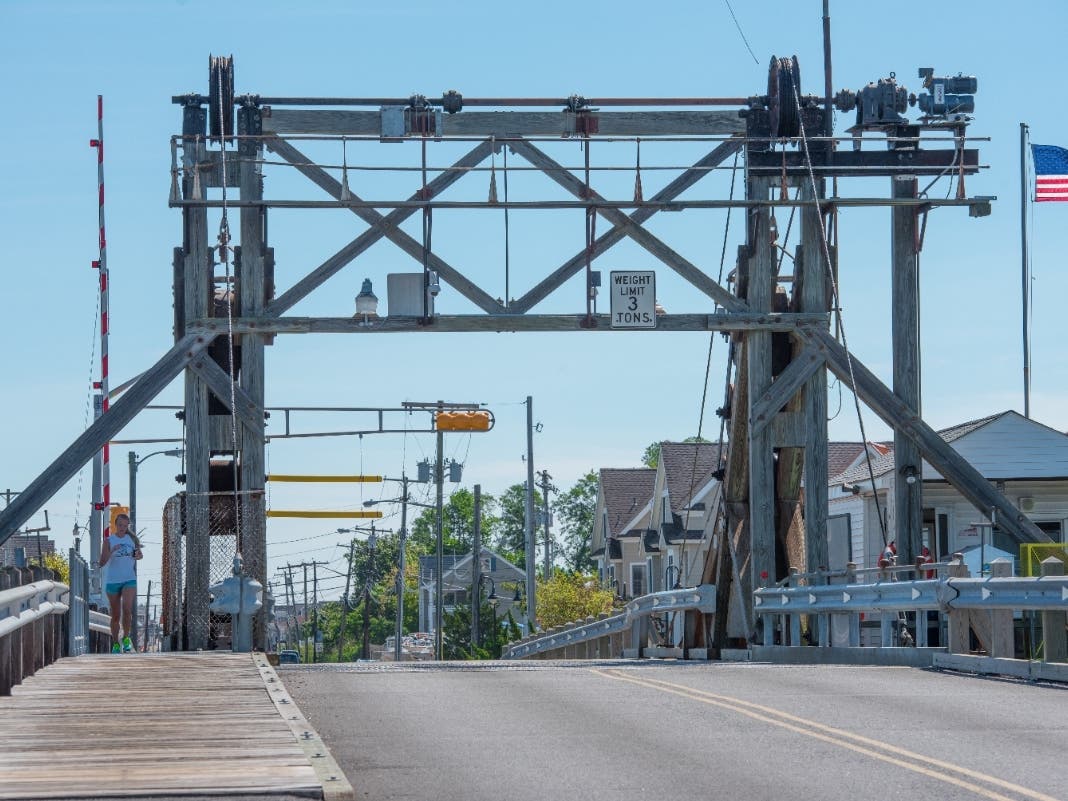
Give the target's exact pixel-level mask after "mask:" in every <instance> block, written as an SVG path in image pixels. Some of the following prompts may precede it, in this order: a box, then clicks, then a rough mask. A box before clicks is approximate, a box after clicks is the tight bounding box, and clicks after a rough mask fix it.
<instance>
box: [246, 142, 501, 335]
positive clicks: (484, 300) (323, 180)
mask: <svg viewBox="0 0 1068 801" xmlns="http://www.w3.org/2000/svg"><path fill="white" fill-rule="evenodd" d="M267 147H268V148H270V149H271V150H272V151H273V152H274V153H277V154H278V155H279V156H281V157H282V158H284V159H285V160H286V161H288V162H289V163H290V164H292V165H293V166H294V167H296V168H297V170H299V171H300V172H301V173H303V174H304V176H305V177H307V178H308V179H309V180H311V181H312V183H314V184H316V185H317V186H319V187H320V188H321V189H323V190H324V191H325V192H326V193H327V194H329V195H330V196H331V197H333V198H334V199H335V200H340V199H341V184H340V183H338V181H336V180H335V179H334V177H333V176H332V175H330V174H329V173H327V172H326V171H325V170H323V169H322V168H321V167H319V166H318V165H316V164H314V163H313V161H312V160H311V159H310V158H308V157H307V156H305V155H304V154H303V153H301V152H300V151H299V150H297V149H296V148H295V147H293V145H291V144H289V142H286V141H284V140H282V139H269V140H268V141H267ZM487 147H488V146H487ZM353 199H354V200H358V198H356V196H355V195H353ZM351 210H352V213H353V214H355V215H356V216H357V217H359V218H360V219H362V220H363V221H364V222H366V223H367V224H368V225H371V226H373V227H375V228H376V229H378V230H381V231H382V234H383V235H384V236H385V237H386V238H387V239H389V240H390V241H391V242H393V244H395V245H397V247H399V248H400V249H401V250H403V251H404V252H405V253H407V254H408V255H409V256H411V257H412V258H413V259H415V260H416V261H418V262H419V263H420V264H422V263H423V246H422V244H421V243H419V242H417V241H415V239H413V238H412V237H411V236H409V235H408V234H407V233H405V232H404V231H402V230H401V229H400V228H399V227H398V226H397V225H396V224H395V223H393V222H392V221H391V220H390V219H389V217H387V216H385V215H383V214H380V213H379V212H377V211H375V210H374V209H371V208H365V207H360V206H353V207H351ZM427 262H428V263H429V266H430V269H432V270H437V272H438V276H439V278H441V279H442V280H443V281H445V282H446V283H448V284H449V286H451V287H453V288H455V289H456V290H457V291H458V292H459V293H460V294H462V295H463V296H464V297H465V298H467V299H468V300H470V301H471V302H472V303H474V304H475V305H476V306H478V307H479V308H480V309H482V310H483V311H485V312H489V313H491V314H492V313H496V312H502V311H504V307H503V306H502V305H501V304H500V303H498V302H497V301H496V300H494V299H493V298H492V297H490V295H489V294H488V293H487V292H485V291H484V290H483V289H482V288H481V287H479V286H478V285H476V284H475V283H474V282H472V281H470V280H468V279H467V278H466V277H465V276H463V275H462V274H461V273H459V272H458V271H457V270H455V269H453V268H452V267H451V266H450V265H448V264H447V263H446V262H445V261H444V260H443V259H442V258H441V257H439V256H436V255H434V254H433V253H429V254H427Z"/></svg>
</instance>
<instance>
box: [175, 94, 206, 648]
mask: <svg viewBox="0 0 1068 801" xmlns="http://www.w3.org/2000/svg"><path fill="white" fill-rule="evenodd" d="M184 115H185V119H184V122H183V126H182V133H183V135H184V136H185V139H184V140H183V145H182V166H183V168H184V171H183V175H185V176H190V175H191V174H192V170H195V169H197V167H198V165H199V164H202V163H203V162H204V161H205V157H206V148H205V145H204V141H205V140H204V135H205V133H206V123H207V118H206V116H205V111H204V109H203V108H199V107H190V106H187V107H186V108H185V109H184ZM203 192H204V190H203V189H202V188H201V193H203ZM182 196H183V197H184V198H187V199H188V198H190V197H192V198H193V199H194V200H195V199H196V186H195V184H194V182H193V181H192V180H190V179H189V178H188V177H185V178H183V181H182ZM182 220H183V223H184V228H185V241H184V242H183V250H184V251H185V263H184V265H183V267H184V269H183V273H184V278H183V288H184V290H185V299H184V304H183V311H184V312H185V323H186V328H185V330H187V331H188V330H189V328H188V323H189V321H190V320H197V319H201V318H204V317H207V316H208V314H209V303H210V302H211V298H212V297H213V291H214V287H213V268H212V259H211V256H210V253H209V247H210V245H209V241H208V218H207V211H206V209H203V208H185V209H183V210H182ZM210 436H211V435H210V419H209V415H208V385H207V384H206V383H205V382H204V380H203V379H202V378H201V377H200V376H199V375H198V374H197V373H195V372H193V371H191V370H187V371H186V374H185V476H186V480H185V487H186V492H185V496H184V499H183V500H184V503H185V510H184V511H185V514H184V517H183V518H182V519H183V522H184V528H185V599H186V604H185V609H184V610H183V611H184V616H185V623H186V635H187V638H188V639H187V645H188V647H189V648H190V649H191V650H196V649H198V648H207V646H208V635H209V631H208V585H209V583H210V581H211V576H210V572H211V571H210V565H209V560H210V554H211V548H210V540H209V536H210V513H209V504H208V492H209V491H210V489H211V486H210V483H209V457H210V453H211V438H210Z"/></svg>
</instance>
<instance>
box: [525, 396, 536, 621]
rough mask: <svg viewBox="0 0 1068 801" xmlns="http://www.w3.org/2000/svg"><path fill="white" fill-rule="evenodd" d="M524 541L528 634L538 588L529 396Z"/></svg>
mask: <svg viewBox="0 0 1068 801" xmlns="http://www.w3.org/2000/svg"><path fill="white" fill-rule="evenodd" d="M523 538H524V539H523V541H524V543H525V544H526V545H525V547H526V552H527V553H526V562H525V566H526V570H527V631H526V633H527V634H531V633H533V631H534V618H535V611H536V610H535V600H534V589H535V587H536V586H537V585H536V581H535V577H534V399H533V398H532V397H531V396H530V395H527V504H526V520H524V522H523Z"/></svg>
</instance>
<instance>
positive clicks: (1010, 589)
mask: <svg viewBox="0 0 1068 801" xmlns="http://www.w3.org/2000/svg"><path fill="white" fill-rule="evenodd" d="M926 567H932V566H926ZM1043 570H1044V575H1043V576H1041V577H1038V578H1017V577H1014V576H1013V575H1012V563H1011V562H1010V561H1009V560H1005V559H999V560H994V561H993V562H992V563H991V576H990V577H985V578H972V577H970V575H969V573H968V568H967V567H966V566H965V565H964V564H963V561H962V560H959V559H957V560H954V561H953V562H951V563H949V565H948V566H947V568H946V570H945V571H944V572H943V575H941V576H940V577H939V578H932V579H927V578H923V579H916V580H913V581H896V580H893V577H892V576H890V575H889V574H886V575H884V576H883V578H882V580H878V581H876V582H874V583H869V584H863V583H848V584H832V585H826V586H819V585H811V586H799V587H782V586H776V587H767V588H763V589H759V590H756V591H755V592H754V593H753V598H754V604H753V611H754V613H755V614H756V615H757V616H758V617H759V619H760V621H761V624H762V625H761V628H762V640H763V647H764V649H769V648H773V647H776V646H779V647H782V646H786V647H792V646H801V645H802V644H803V639H802V636H801V632H802V627H803V626H807V628H808V629H809V631H810V632H811V631H812V630H813V629H815V630H816V636H815V637H812V636H810V637H809V641H810V642H817V643H818V645H819V646H821V647H823V648H826V647H828V646H832V645H838V644H839V643H838V642H834V643H832V641H831V629H832V628H833V627H834V623H835V619H837V622H839V623H841V622H842V621H844V622H845V624H846V625H845V632H847V633H846V636H845V637H844V639H845V642H843V643H841V645H842V646H844V647H846V648H859V647H860V646H861V641H860V629H861V616H864V617H865V618H867V619H873V618H874V619H877V620H878V621H879V628H880V639H879V646H878V647H879V648H883V649H888V648H891V647H892V646H893V645H894V644H895V635H897V636H898V637H900V636H901V635H902V634H904V635H905V636H904V640H905V644H906V645H914V646H915V647H916V648H917V649H923V648H926V647H927V645H928V614H927V613H928V612H931V611H933V612H937V613H939V614H941V615H943V616H944V617H945V621H946V627H945V628H946V638H945V639H946V641H945V643H944V644H943V645H941V646H940V647H939V649H938V650H940V651H944V652H947V653H949V654H971V653H973V652H974V651H976V650H979V651H982V652H984V653H985V654H986V655H987V656H989V657H992V658H996V659H1012V658H1014V657H1015V639H1014V622H1013V621H1014V613H1021V612H1027V613H1031V614H1032V615H1035V616H1036V617H1040V619H1041V629H1042V637H1043V647H1042V650H1041V653H1040V654H1039V656H1041V659H1040V660H1039V661H1050V662H1054V661H1065V612H1066V611H1068V578H1065V577H1064V575H1063V564H1062V563H1061V562H1060V561H1059V560H1057V559H1050V560H1047V562H1046V563H1043ZM839 630H840V631H841V627H839ZM836 639H837V638H836ZM898 641H899V642H900V640H898ZM973 641H974V642H976V643H977V645H978V648H973V647H972V645H973ZM809 650H812V649H809ZM865 650H869V651H870V650H876V649H865ZM931 650H934V649H931ZM780 653H781V652H780ZM765 655H768V653H767V651H765ZM828 661H831V660H828ZM934 661H935V659H934V656H933V655H932V656H931V658H930V662H931V663H934Z"/></svg>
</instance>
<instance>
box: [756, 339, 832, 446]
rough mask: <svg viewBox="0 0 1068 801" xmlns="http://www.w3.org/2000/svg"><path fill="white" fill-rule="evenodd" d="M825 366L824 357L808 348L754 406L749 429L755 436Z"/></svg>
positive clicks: (777, 378)
mask: <svg viewBox="0 0 1068 801" xmlns="http://www.w3.org/2000/svg"><path fill="white" fill-rule="evenodd" d="M822 366H823V355H822V354H821V353H820V352H819V351H818V350H816V349H815V348H813V347H811V346H808V347H805V348H804V350H802V351H801V353H799V354H798V355H797V356H796V357H794V359H793V361H791V362H790V364H789V365H788V366H787V367H786V369H785V370H783V371H782V372H781V373H779V375H778V376H777V377H776V378H775V380H774V381H773V382H772V384H771V387H769V388H768V391H767V392H765V393H764V394H763V395H762V396H761V397H760V398H758V399H757V400H756V402H755V403H753V405H752V410H751V411H750V413H749V428H750V430H751V431H752V432H753V433H754V434H758V433H760V432H761V431H763V430H764V427H765V426H766V425H767V424H768V423H769V422H771V420H772V418H773V417H775V415H776V413H777V412H778V411H779V409H781V408H782V407H783V406H785V405H786V403H787V401H789V400H790V398H792V397H793V396H794V393H796V392H797V391H798V390H799V389H800V388H801V387H802V386H803V385H804V383H805V382H806V381H808V379H809V378H811V377H812V376H813V375H814V374H815V373H816V371H817V370H819V369H820V368H821V367H822Z"/></svg>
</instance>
